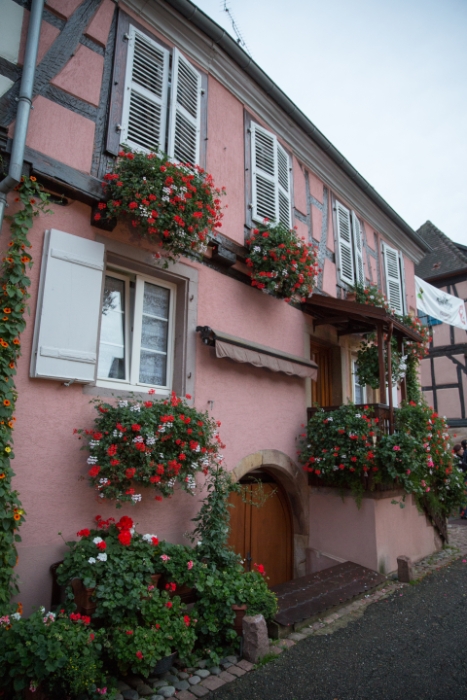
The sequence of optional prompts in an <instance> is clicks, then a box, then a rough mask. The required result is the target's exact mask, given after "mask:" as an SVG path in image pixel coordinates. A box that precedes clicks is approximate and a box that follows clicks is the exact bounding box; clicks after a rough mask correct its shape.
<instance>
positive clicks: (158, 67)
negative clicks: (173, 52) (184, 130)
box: [122, 27, 169, 151]
mask: <svg viewBox="0 0 467 700" xmlns="http://www.w3.org/2000/svg"><path fill="white" fill-rule="evenodd" d="M129 37H130V38H129V46H128V61H127V70H126V78H125V94H124V97H123V117H122V142H123V143H127V144H128V145H129V146H131V147H132V148H135V149H137V150H143V151H157V150H162V151H164V150H165V139H166V124H167V91H168V80H169V52H168V51H167V49H165V48H163V47H162V46H160V45H159V44H157V43H156V42H155V41H153V40H152V39H150V38H149V37H148V36H146V35H145V34H143V33H142V32H139V31H138V30H137V29H135V28H134V27H130V33H129Z"/></svg>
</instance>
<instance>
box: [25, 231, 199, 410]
mask: <svg viewBox="0 0 467 700" xmlns="http://www.w3.org/2000/svg"><path fill="white" fill-rule="evenodd" d="M102 241H103V242H100V241H91V240H88V239H86V238H81V237H80V236H75V235H72V234H70V233H65V232H64V231H58V230H55V229H52V230H51V231H46V233H45V238H44V255H43V263H42V267H41V272H40V282H39V294H38V298H37V310H36V320H35V326H34V340H33V351H32V356H31V376H32V377H37V378H41V379H54V380H58V381H61V382H65V383H66V385H67V386H68V385H69V384H72V383H74V382H80V383H82V384H88V385H90V387H89V391H86V393H94V394H100V393H101V394H102V395H105V393H106V392H107V391H108V393H109V394H112V393H113V392H115V391H116V392H117V393H119V394H122V392H124V391H141V392H142V393H143V394H145V393H146V392H147V388H148V387H151V388H153V387H154V388H156V389H157V395H158V397H162V396H166V395H168V394H169V392H170V391H175V392H176V393H177V394H178V395H180V396H183V395H184V394H185V393H186V392H188V393H191V394H193V393H194V382H195V356H196V333H195V329H196V325H197V317H198V313H197V299H198V292H197V289H198V272H197V271H196V270H195V269H193V268H192V267H190V266H188V265H185V264H184V263H181V262H177V263H174V264H173V265H172V266H171V268H170V270H165V269H163V268H162V267H160V266H159V265H158V264H157V263H156V262H152V261H153V258H152V256H150V255H149V256H148V253H147V251H145V250H143V249H141V248H134V247H133V246H130V245H127V244H124V243H120V242H117V241H113V240H111V239H108V238H105V237H103V238H102ZM96 385H97V386H96Z"/></svg>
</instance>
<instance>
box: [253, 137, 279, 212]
mask: <svg viewBox="0 0 467 700" xmlns="http://www.w3.org/2000/svg"><path fill="white" fill-rule="evenodd" d="M277 151H278V149H277V143H276V137H275V136H274V135H273V134H271V133H270V132H269V131H266V130H265V129H263V128H262V127H260V126H258V124H252V125H251V163H252V190H253V192H252V194H253V213H252V217H253V219H255V220H256V221H260V222H262V221H263V219H270V221H277V210H278V202H277V184H276V183H277Z"/></svg>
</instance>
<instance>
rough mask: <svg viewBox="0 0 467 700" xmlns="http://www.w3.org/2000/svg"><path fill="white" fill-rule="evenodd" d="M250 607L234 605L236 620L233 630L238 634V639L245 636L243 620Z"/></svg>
mask: <svg viewBox="0 0 467 700" xmlns="http://www.w3.org/2000/svg"><path fill="white" fill-rule="evenodd" d="M247 608H248V606H247V605H246V604H243V605H232V610H233V611H234V613H235V620H234V623H233V628H234V630H235V632H236V633H237V636H238V637H241V636H242V634H243V627H242V622H243V618H244V617H245V615H246V611H247Z"/></svg>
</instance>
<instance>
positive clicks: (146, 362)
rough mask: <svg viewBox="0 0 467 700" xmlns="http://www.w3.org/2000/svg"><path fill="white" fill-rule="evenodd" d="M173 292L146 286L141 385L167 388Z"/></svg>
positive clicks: (142, 324)
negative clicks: (170, 313) (171, 298)
mask: <svg viewBox="0 0 467 700" xmlns="http://www.w3.org/2000/svg"><path fill="white" fill-rule="evenodd" d="M169 305H170V290H169V289H167V288H166V287H159V286H157V285H155V284H149V283H148V282H145V283H144V294H143V314H142V320H141V351H140V368H139V381H140V382H143V383H144V384H155V385H159V386H165V385H166V383H167V344H168V331H169V323H168V318H169Z"/></svg>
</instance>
